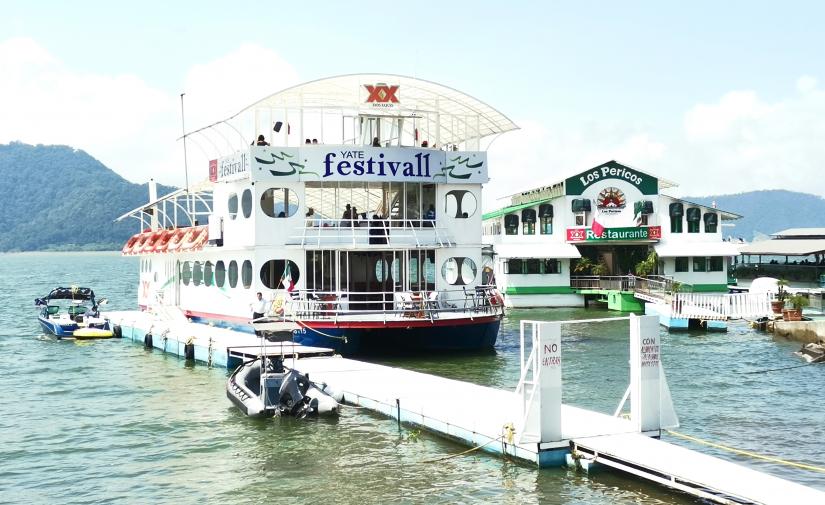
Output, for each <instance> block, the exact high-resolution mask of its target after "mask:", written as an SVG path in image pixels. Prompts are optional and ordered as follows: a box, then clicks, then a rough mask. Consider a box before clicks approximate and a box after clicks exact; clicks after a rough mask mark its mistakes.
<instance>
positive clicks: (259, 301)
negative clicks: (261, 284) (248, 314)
mask: <svg viewBox="0 0 825 505" xmlns="http://www.w3.org/2000/svg"><path fill="white" fill-rule="evenodd" d="M255 297H256V300H255V301H254V302H252V303H250V304H249V306H250V308H252V321H253V322H254V321H255V320H256V319H260V318H262V317H264V315H265V314H266V309H267V306H268V305H269V303H268V302H267V301H266V300H264V296H263V294H261V292H260V291H258V292H257V293H256V294H255ZM255 335H258V336H259V337H260V336H261V332H259V331H257V330H256V331H255Z"/></svg>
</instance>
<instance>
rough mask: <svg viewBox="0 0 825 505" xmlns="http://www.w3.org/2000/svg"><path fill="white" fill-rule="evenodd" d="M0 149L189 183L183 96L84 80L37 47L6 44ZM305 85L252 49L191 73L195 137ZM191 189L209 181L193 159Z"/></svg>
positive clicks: (17, 41) (94, 76)
mask: <svg viewBox="0 0 825 505" xmlns="http://www.w3.org/2000/svg"><path fill="white" fill-rule="evenodd" d="M0 69H2V71H1V72H0V73H1V74H2V79H0V111H2V121H0V142H2V143H7V142H10V141H14V140H19V141H23V142H27V143H31V144H41V143H42V144H66V145H70V146H72V147H75V148H78V149H83V150H85V151H86V152H88V153H89V154H91V155H92V156H94V157H95V158H97V159H99V160H100V161H101V162H103V163H104V164H105V165H107V166H108V167H110V168H112V169H113V170H115V171H117V172H118V173H120V174H121V175H123V176H124V177H126V178H127V179H129V180H132V181H135V182H145V181H146V180H148V179H149V178H150V177H154V178H155V179H156V180H158V181H160V182H163V183H166V184H175V185H182V184H183V181H184V171H183V153H182V147H181V146H180V145H179V143H177V141H176V140H175V139H176V138H177V137H179V136H180V102H179V100H180V98H179V95H178V93H176V92H174V91H171V92H170V91H169V90H163V89H159V88H157V87H153V86H151V85H150V84H148V83H147V82H145V81H144V80H142V79H141V78H140V77H138V76H135V75H131V74H120V75H108V74H99V73H88V72H79V71H76V70H74V69H72V68H69V67H67V66H66V65H65V64H64V63H63V62H61V61H59V60H58V59H57V58H56V57H55V56H54V55H52V54H51V53H50V52H49V51H48V50H47V49H46V48H44V47H42V46H41V45H39V44H38V43H37V42H36V41H34V40H32V39H29V38H13V39H7V40H5V41H0ZM296 81H297V75H296V73H295V71H294V70H293V69H292V67H291V66H290V65H288V64H287V63H286V62H285V61H284V60H283V59H282V58H280V57H279V56H278V55H277V54H276V53H274V52H273V51H271V50H269V49H266V48H262V47H260V46H256V45H252V44H246V45H243V46H241V47H240V48H238V49H237V50H235V51H233V52H231V53H229V54H227V55H225V56H222V57H220V58H218V59H216V60H214V61H211V62H207V63H204V64H199V65H195V66H193V67H192V68H191V70H190V71H189V72H188V73H187V76H186V79H185V86H184V89H185V90H186V92H187V103H186V107H187V110H186V114H187V129H192V128H193V127H195V126H199V125H203V124H205V123H206V121H214V120H215V119H222V118H224V117H226V116H228V115H229V114H233V113H235V112H237V111H238V110H240V109H241V108H242V107H244V106H246V105H249V104H250V103H251V102H253V101H254V100H256V99H258V98H261V97H262V96H264V95H266V94H268V93H272V92H274V91H277V90H279V89H281V88H282V87H285V86H287V85H290V84H293V83H294V82H296ZM190 155H191V156H190V160H189V161H190V176H191V180H192V181H197V180H199V179H201V178H203V177H205V174H206V172H205V169H203V170H201V165H202V164H203V161H202V160H201V159H199V153H198V152H197V149H194V150H192V151H190Z"/></svg>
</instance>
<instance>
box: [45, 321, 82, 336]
mask: <svg viewBox="0 0 825 505" xmlns="http://www.w3.org/2000/svg"><path fill="white" fill-rule="evenodd" d="M37 321H38V322H39V323H40V326H41V327H42V328H43V331H45V332H46V333H49V334H51V335H54V336H56V337H57V338H64V337H71V336H73V335H74V331H75V330H76V329H77V324H66V325H61V324H57V323H56V322H54V321H50V320H48V319H46V318H44V317H40V316H39V317H38V318H37Z"/></svg>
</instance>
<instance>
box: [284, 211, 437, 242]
mask: <svg viewBox="0 0 825 505" xmlns="http://www.w3.org/2000/svg"><path fill="white" fill-rule="evenodd" d="M399 223H400V225H398V224H399ZM415 223H418V224H421V226H414V224H415ZM319 224H320V225H319ZM296 229H298V230H300V233H299V234H292V235H289V236H288V237H287V240H286V243H287V244H298V245H301V246H306V245H307V244H312V245H315V246H320V245H321V241H322V240H324V241H326V240H334V239H338V242H343V241H348V242H351V244H352V245H353V246H356V245H359V244H388V243H389V242H390V240H392V241H393V242H397V241H398V240H399V239H400V240H405V239H409V240H411V241H412V242H413V243H414V244H415V246H416V247H421V246H422V244H423V245H428V244H432V245H438V246H440V247H445V243H446V245H447V246H452V245H453V241H452V240H450V239H449V237H447V236H443V235H444V233H443V232H444V231H445V230H447V229H446V228H444V227H438V226H436V222H435V220H432V219H413V220H410V219H389V220H366V221H361V220H354V219H324V220H321V222H320V223H319V220H316V219H313V218H306V219H304V224H303V226H299V227H296ZM427 229H431V230H432V232H433V238H432V239H431V240H427V241H424V240H423V239H424V238H425V237H422V236H421V233H422V231H423V230H427Z"/></svg>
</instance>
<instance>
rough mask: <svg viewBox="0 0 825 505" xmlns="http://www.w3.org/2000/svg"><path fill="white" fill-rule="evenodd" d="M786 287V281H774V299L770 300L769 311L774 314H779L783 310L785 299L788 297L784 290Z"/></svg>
mask: <svg viewBox="0 0 825 505" xmlns="http://www.w3.org/2000/svg"><path fill="white" fill-rule="evenodd" d="M787 285H788V281H786V280H785V279H779V280H778V281H776V288H777V291H776V298H775V299H774V300H771V310H773V313H774V314H781V313H782V309H783V308H785V298H787V297H788V291H786V290H785V286H787Z"/></svg>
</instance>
